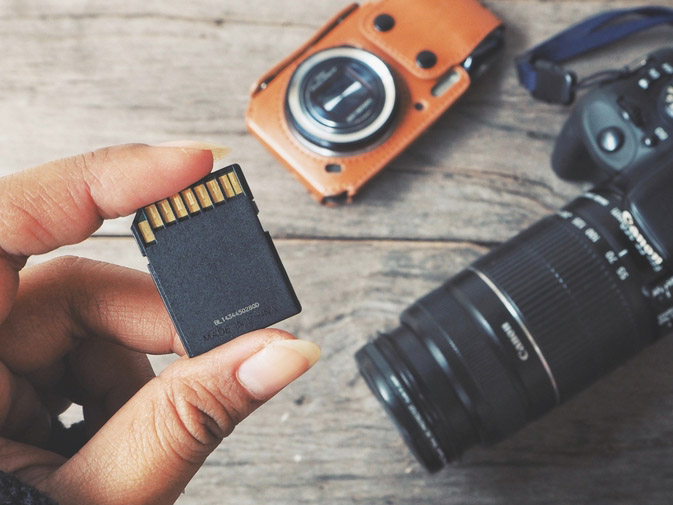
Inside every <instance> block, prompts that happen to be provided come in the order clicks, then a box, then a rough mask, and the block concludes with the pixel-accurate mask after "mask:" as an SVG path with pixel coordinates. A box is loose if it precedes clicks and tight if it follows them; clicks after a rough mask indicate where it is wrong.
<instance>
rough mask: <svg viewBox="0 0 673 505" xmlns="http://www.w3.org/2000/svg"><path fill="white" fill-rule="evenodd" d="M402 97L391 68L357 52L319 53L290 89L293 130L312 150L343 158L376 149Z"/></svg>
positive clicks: (288, 108) (288, 105)
mask: <svg viewBox="0 0 673 505" xmlns="http://www.w3.org/2000/svg"><path fill="white" fill-rule="evenodd" d="M396 102H397V92H396V89H395V81H394V79H393V75H392V73H391V72H390V70H389V69H388V67H387V65H386V64H385V63H384V62H383V61H382V60H381V59H380V58H378V57H377V56H375V55H374V54H372V53H370V52H367V51H364V50H362V49H357V48H353V47H335V48H331V49H326V50H324V51H320V52H317V53H315V54H313V55H312V56H310V57H309V58H307V59H306V60H305V61H304V62H302V63H301V64H300V65H299V66H298V67H297V70H296V71H295V72H294V74H293V76H292V79H291V80H290V84H289V86H288V91H287V96H286V111H287V116H288V119H289V123H290V125H291V126H292V127H293V128H294V130H296V132H298V133H299V135H300V136H301V137H302V138H303V139H305V140H307V141H308V142H309V143H310V144H311V145H313V146H317V147H318V148H322V149H327V150H330V151H335V152H339V153H344V152H348V151H355V150H359V149H362V148H365V147H367V146H371V145H372V144H374V143H375V142H376V140H378V139H380V138H381V137H382V136H383V135H384V134H385V133H386V131H388V127H389V126H390V123H391V122H392V120H393V118H394V113H395V107H396Z"/></svg>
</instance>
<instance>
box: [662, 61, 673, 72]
mask: <svg viewBox="0 0 673 505" xmlns="http://www.w3.org/2000/svg"><path fill="white" fill-rule="evenodd" d="M661 70H663V71H664V73H666V74H668V75H673V65H671V64H670V63H668V62H665V63H662V64H661Z"/></svg>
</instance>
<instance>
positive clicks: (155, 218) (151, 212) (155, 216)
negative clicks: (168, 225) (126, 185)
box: [145, 204, 164, 230]
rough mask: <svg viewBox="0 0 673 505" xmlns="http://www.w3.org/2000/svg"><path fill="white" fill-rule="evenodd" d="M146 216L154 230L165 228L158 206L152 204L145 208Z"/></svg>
mask: <svg viewBox="0 0 673 505" xmlns="http://www.w3.org/2000/svg"><path fill="white" fill-rule="evenodd" d="M145 214H146V215H147V219H148V220H149V222H150V224H151V225H152V229H154V230H156V229H157V228H162V227H163V226H164V222H163V221H162V220H161V215H160V214H159V211H158V210H157V206H156V205H154V204H152V205H148V206H147V207H145Z"/></svg>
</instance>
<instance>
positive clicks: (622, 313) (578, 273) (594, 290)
mask: <svg viewBox="0 0 673 505" xmlns="http://www.w3.org/2000/svg"><path fill="white" fill-rule="evenodd" d="M474 267H475V268H476V269H478V270H480V271H481V272H483V273H484V274H485V275H486V276H488V277H489V278H490V279H491V280H492V281H493V283H494V284H495V285H496V286H497V287H498V288H499V289H500V290H501V291H502V292H503V293H504V294H506V296H508V297H509V299H510V300H511V301H512V304H513V305H514V306H515V307H516V308H517V309H518V311H519V316H520V317H521V319H522V321H523V322H524V324H525V325H526V326H527V328H528V330H529V331H530V333H531V335H532V337H533V338H534V340H535V342H536V344H537V345H538V347H539V348H540V350H541V353H542V355H543V356H544V358H545V359H546V361H547V363H548V364H549V368H550V369H551V373H552V374H553V377H554V379H555V380H556V383H557V386H558V390H559V394H560V398H561V400H565V399H567V398H568V397H569V396H571V395H572V394H574V393H575V392H577V391H578V390H579V389H581V388H583V387H586V385H587V384H590V383H591V382H593V381H594V380H596V379H597V378H599V377H601V376H603V375H604V374H605V373H607V371H609V370H610V369H612V368H614V367H615V366H616V365H618V364H619V363H621V362H622V361H624V360H625V359H626V357H628V356H631V355H633V354H634V352H635V349H636V348H639V347H640V345H639V344H638V335H639V333H640V332H641V331H642V330H641V328H639V326H638V325H637V323H636V319H635V317H634V316H633V308H632V307H630V305H629V303H628V301H627V299H626V297H625V296H624V295H623V293H622V291H621V288H620V286H619V285H618V282H619V281H618V279H617V278H616V276H615V274H614V272H612V271H611V270H609V269H608V268H607V266H606V264H605V261H604V260H603V259H602V257H601V256H600V255H599V253H598V251H597V249H596V248H595V246H594V244H593V243H592V242H591V241H589V240H588V239H587V238H586V237H585V236H584V235H583V234H582V233H581V232H580V230H578V229H577V228H575V227H573V226H572V225H571V224H569V223H568V222H566V221H565V220H563V219H561V218H559V217H558V216H551V217H548V218H546V219H544V220H542V221H540V222H538V223H537V224H536V225H534V226H532V227H531V228H529V229H527V230H526V231H524V232H523V233H521V234H520V235H518V236H517V237H515V238H514V239H513V240H511V241H509V242H507V243H506V244H504V246H503V247H501V248H498V249H497V251H495V254H494V253H490V254H488V255H486V256H484V257H483V258H481V259H480V260H478V261H477V262H475V264H474ZM606 350H609V352H606Z"/></svg>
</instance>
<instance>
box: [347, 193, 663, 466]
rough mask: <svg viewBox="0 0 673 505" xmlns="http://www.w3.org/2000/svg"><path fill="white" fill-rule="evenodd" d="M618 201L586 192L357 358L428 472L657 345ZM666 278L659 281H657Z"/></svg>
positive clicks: (641, 262)
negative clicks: (652, 342) (647, 345)
mask: <svg viewBox="0 0 673 505" xmlns="http://www.w3.org/2000/svg"><path fill="white" fill-rule="evenodd" d="M620 205H621V198H619V195H617V194H614V193H608V192H606V194H605V195H598V194H594V193H588V194H587V195H584V196H583V197H580V198H578V199H576V200H575V201H573V202H571V203H570V204H569V205H568V206H566V207H565V208H564V209H563V210H561V211H559V212H558V213H557V214H555V215H552V216H549V217H547V218H545V219H543V220H542V221H540V222H538V223H536V224H535V225H533V226H532V227H531V228H529V229H527V230H525V231H524V232H522V233H521V234H519V235H518V236H516V237H515V238H513V239H511V240H510V241H508V242H506V243H505V244H503V245H502V246H500V247H499V248H497V249H494V250H493V251H491V252H490V253H489V254H487V255H486V256H484V257H482V258H480V259H479V260H477V261H476V262H475V263H474V264H473V265H472V266H471V267H469V268H468V269H466V270H464V271H462V272H461V273H459V274H458V275H456V276H455V277H454V278H452V279H450V280H449V281H447V282H446V283H445V284H444V285H443V286H441V287H440V288H438V289H436V290H434V291H432V292H431V293H429V294H428V295H426V296H424V297H423V298H421V299H420V300H418V301H417V302H416V303H414V304H413V305H412V306H411V307H409V308H408V309H407V310H405V311H404V312H403V313H402V315H401V318H400V319H401V326H400V327H398V328H397V329H395V330H393V331H391V332H389V333H384V334H382V335H379V336H378V337H377V338H376V339H375V340H374V341H373V342H371V343H369V344H367V345H366V346H364V347H363V348H362V349H360V351H358V353H357V354H356V360H357V362H358V365H359V368H360V372H361V373H362V375H363V377H364V378H365V380H366V382H367V384H368V385H369V387H370V388H371V389H372V391H373V392H374V393H375V395H376V396H377V397H378V399H379V400H380V402H381V403H382V404H383V406H384V407H385V409H386V411H387V412H388V414H389V415H390V417H391V418H392V419H393V422H394V423H395V424H396V426H397V428H398V429H399V431H400V432H401V433H402V435H403V437H404V438H405V440H406V442H407V444H408V445H409V447H410V448H411V449H412V451H413V452H414V454H415V455H416V456H417V458H418V459H419V460H420V461H421V463H423V465H424V466H425V467H426V468H428V469H429V470H430V471H436V470H439V469H440V468H441V467H442V466H444V465H446V464H447V463H448V462H450V461H452V460H454V459H456V458H457V457H459V456H460V455H461V454H462V453H463V451H465V450H466V449H468V448H469V447H471V446H473V445H475V444H486V445H490V444H493V443H495V442H497V441H500V440H502V439H504V438H505V437H507V436H508V435H510V434H512V433H513V432H515V431H516V430H518V429H520V428H521V427H523V426H524V425H526V424H527V423H528V422H530V421H532V420H533V419H536V418H538V417H540V416H541V415H542V414H544V413H546V412H547V411H549V410H550V409H552V408H553V407H554V406H556V405H558V404H559V403H561V402H563V401H565V400H567V399H568V398H570V397H571V396H572V395H574V394H575V393H577V392H579V391H581V390H582V389H584V388H586V387H587V386H588V385H589V384H591V383H592V382H594V381H595V380H597V379H598V378H600V377H602V376H604V375H605V374H607V373H608V372H609V371H611V370H612V369H614V368H615V367H616V366H618V365H619V364H621V363H623V362H624V361H626V360H627V359H628V358H629V357H631V356H634V355H635V354H636V353H638V351H640V350H641V349H642V348H643V347H644V346H645V345H646V344H648V343H649V342H651V341H653V340H654V339H655V338H656V337H658V336H659V333H660V331H659V329H658V328H657V325H656V314H654V311H653V310H652V307H651V306H650V303H649V301H648V298H647V296H645V295H644V289H643V285H644V284H646V283H647V282H649V280H650V278H651V277H652V276H653V272H652V271H651V268H650V265H648V264H647V261H646V259H645V258H644V257H643V255H642V254H641V253H639V252H638V250H637V244H636V243H634V242H633V241H632V240H629V238H628V237H627V236H626V235H625V233H624V232H623V231H622V227H623V222H622V221H620V219H621V218H620V215H621V214H620V212H621V210H620ZM658 275H660V274H658Z"/></svg>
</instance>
